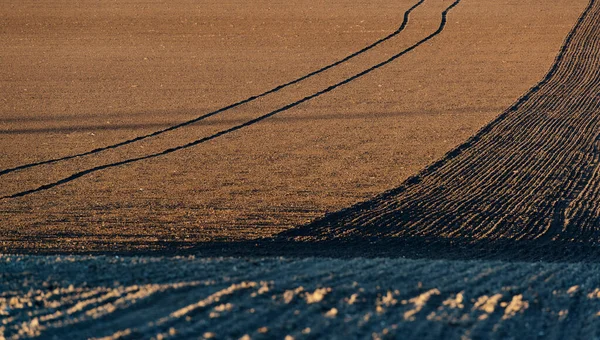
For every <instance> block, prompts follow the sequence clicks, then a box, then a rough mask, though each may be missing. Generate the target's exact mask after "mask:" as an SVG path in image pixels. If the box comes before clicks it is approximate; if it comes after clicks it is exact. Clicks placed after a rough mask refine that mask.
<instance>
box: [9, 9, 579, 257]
mask: <svg viewBox="0 0 600 340" xmlns="http://www.w3.org/2000/svg"><path fill="white" fill-rule="evenodd" d="M586 3H587V1H583V0H581V1H570V0H569V1H567V0H564V1H563V0H560V1H552V2H551V3H550V2H545V3H540V2H539V1H533V0H527V1H483V0H479V1H463V2H461V3H459V4H458V5H457V6H456V7H455V8H453V9H452V11H451V12H450V14H449V17H448V22H447V25H446V26H445V27H444V30H443V32H441V33H440V34H439V35H437V36H435V37H433V38H432V39H431V40H429V41H427V42H425V43H423V44H421V45H420V46H418V47H417V48H415V49H414V50H412V51H410V52H409V53H407V54H405V55H403V56H402V57H400V58H398V59H396V60H394V61H393V62H391V63H389V64H387V65H385V66H383V67H381V68H379V69H377V70H374V71H373V72H371V73H369V74H367V75H365V76H364V77H362V78H359V79H356V80H353V81H351V82H349V83H347V84H345V85H343V86H341V87H339V88H336V89H335V90H333V91H331V92H328V93H325V94H323V95H321V96H319V97H317V98H314V99H312V100H310V101H307V102H303V103H301V104H300V105H298V106H295V107H293V108H290V109H289V110H287V111H284V112H281V113H279V114H277V115H276V116H274V117H271V118H269V119H266V120H263V121H260V122H258V123H256V124H254V125H252V126H248V127H245V128H243V129H240V130H237V131H234V132H232V133H228V134H226V135H223V136H220V137H218V138H215V139H213V140H210V141H208V142H205V143H202V144H199V145H196V146H194V147H190V148H186V149H184V150H179V151H177V152H173V153H170V154H167V155H163V156H160V157H156V158H152V159H148V160H141V161H137V162H132V163H130V164H126V165H122V166H115V167H110V168H106V169H102V170H100V171H93V172H91V173H87V174H85V175H84V176H82V177H80V178H76V179H75V180H73V181H68V182H67V183H64V184H62V185H58V186H56V187H52V188H51V189H49V190H44V191H41V192H36V193H34V194H30V195H27V196H23V197H19V198H12V199H3V200H2V201H0V219H1V220H2V221H3V223H2V226H1V228H2V238H1V239H0V247H2V249H3V250H4V252H15V251H20V252H36V251H44V250H47V251H58V252H60V251H66V250H68V251H71V252H72V251H80V252H84V253H86V252H90V251H111V250H124V251H129V250H140V249H142V250H143V249H155V250H160V249H161V248H164V247H165V244H169V243H174V242H177V244H179V245H181V244H185V243H187V244H190V245H194V244H196V242H199V241H202V242H207V241H208V242H211V241H215V240H222V241H240V240H246V239H254V238H260V237H270V236H273V235H274V234H276V233H278V232H281V231H284V230H287V229H289V228H291V227H294V226H298V225H302V224H305V223H307V222H310V221H312V220H313V219H315V218H317V217H320V216H322V215H323V213H325V212H328V211H329V212H331V211H336V210H339V209H341V208H345V207H347V206H349V205H352V204H354V203H356V202H359V201H362V200H364V199H367V198H370V197H372V196H373V195H375V194H378V193H380V192H382V191H384V190H388V189H391V188H394V187H396V186H398V185H400V184H401V183H402V181H403V180H405V179H406V178H407V177H408V176H410V175H413V174H414V173H416V172H417V171H419V170H420V169H422V168H423V167H424V166H426V165H428V164H430V163H431V162H433V161H434V160H436V159H438V158H440V157H442V156H443V155H444V153H445V152H447V151H448V150H450V149H451V148H453V147H455V146H456V145H458V144H460V143H461V142H463V141H464V140H465V139H466V138H468V137H469V136H471V135H472V134H474V133H475V132H476V131H477V130H478V129H479V128H481V127H482V126H483V125H484V124H486V123H487V122H489V121H490V120H492V119H493V118H494V117H496V116H498V115H499V114H500V113H502V112H503V110H505V109H506V108H507V107H508V106H509V105H511V104H512V103H513V102H515V100H517V98H519V96H520V95H522V94H523V93H524V92H526V91H527V89H529V88H530V87H531V86H532V85H534V84H535V83H536V82H538V81H539V80H540V79H542V78H543V77H544V75H545V73H546V72H547V71H548V69H549V68H550V66H551V65H552V62H553V60H554V58H555V56H556V55H557V53H558V51H559V49H560V46H561V44H562V43H563V41H564V39H565V36H566V35H567V33H568V32H569V30H570V29H571V28H572V27H573V25H574V24H575V22H576V20H577V17H578V16H579V15H580V14H581V12H582V11H583V9H584V7H585V5H586ZM415 4H419V6H418V7H417V8H415V9H414V10H413V11H412V12H411V13H410V16H409V20H408V23H407V25H405V28H404V30H403V31H402V32H400V33H399V34H397V35H395V36H393V37H392V38H391V39H389V40H386V41H384V42H382V43H381V44H379V45H377V46H376V47H374V48H372V49H370V50H368V51H366V52H364V53H362V54H360V55H358V56H356V57H355V58H353V59H351V60H349V61H347V62H345V63H343V64H340V65H337V66H335V67H333V68H330V69H328V70H327V71H325V72H322V73H319V74H317V75H314V76H313V77H311V78H309V79H305V80H303V81H301V82H298V83H296V84H294V85H292V86H288V87H286V88H284V89H280V90H279V91H276V92H274V93H271V94H269V95H266V96H264V97H261V98H259V99H257V100H254V101H252V102H249V103H246V104H243V105H240V106H237V107H235V108H233V109H230V110H227V111H224V112H220V113H219V114H217V115H214V116H212V117H209V118H207V119H204V120H202V121H199V122H197V123H195V124H192V125H188V126H184V127H181V128H178V129H176V130H173V131H169V132H166V133H163V134H161V135H158V136H154V137H151V138H147V139H144V140H140V141H137V142H134V143H129V144H127V145H123V146H120V147H118V148H115V149H109V150H105V151H102V152H97V153H94V154H91V155H87V156H83V157H77V158H75V159H69V160H65V161H62V162H57V163H52V164H46V165H41V166H35V167H31V168H26V169H22V170H19V171H14V172H10V173H1V174H0V195H13V194H15V193H19V192H24V191H27V190H31V189H35V188H38V187H39V186H41V185H45V184H49V183H53V182H56V181H58V180H61V179H64V178H68V177H69V176H71V175H73V174H77V173H78V172H81V171H86V170H90V169H94V168H95V167H97V166H102V165H106V164H111V163H114V162H120V161H123V160H129V159H132V158H133V159H134V158H136V157H143V156H145V155H149V154H152V153H157V152H161V151H163V150H165V149H168V148H171V147H177V146H181V145H185V144H186V143H189V142H192V141H195V140H198V139H201V138H203V137H207V136H210V135H211V134H213V133H215V132H217V131H222V130H226V129H229V128H231V127H233V126H235V125H237V124H240V123H244V122H247V121H248V120H250V119H252V118H255V117H258V116H260V115H263V114H265V113H268V112H271V111H273V110H275V109H278V108H280V107H283V106H284V105H288V104H290V103H293V102H294V101H297V100H299V99H302V98H304V97H305V96H309V95H312V94H314V93H316V92H317V91H319V90H322V89H324V88H327V87H328V86H331V85H333V84H336V83H337V82H340V81H343V80H344V79H347V78H348V77H349V76H351V75H353V74H356V73H358V72H361V71H363V70H366V69H368V68H369V67H372V66H373V65H375V64H377V63H378V62H381V61H384V60H386V59H387V58H389V57H390V56H392V55H394V54H396V53H398V52H400V51H403V50H404V49H406V48H407V47H409V46H411V45H413V44H415V43H416V42H418V41H419V40H421V39H423V38H425V37H427V36H428V35H429V34H431V33H433V32H435V31H436V29H437V28H438V27H439V25H440V21H441V13H442V11H443V10H444V9H445V8H447V7H448V6H449V5H450V4H451V2H448V1H441V0H427V1H424V2H422V3H420V2H417V1H404V0H403V1H394V2H389V1H383V0H382V1H369V2H365V3H361V4H360V6H359V5H358V4H357V3H356V2H355V1H338V2H335V3H329V4H323V3H319V4H317V3H315V2H311V1H296V2H286V4H285V5H283V4H280V3H278V2H273V1H253V2H252V3H233V2H230V3H227V2H226V3H223V2H214V3H205V2H203V3H202V4H201V5H200V4H198V3H196V2H192V1H177V2H172V1H171V2H166V3H158V2H149V3H148V2H137V1H122V2H118V3H116V4H115V3H106V2H96V1H81V2H78V3H76V5H69V6H66V5H65V3H62V2H47V3H39V2H37V1H36V2H32V1H9V2H3V4H2V10H1V11H0V16H1V20H0V43H2V46H4V47H3V49H2V51H0V58H1V59H2V67H0V91H1V92H2V93H3V96H2V100H1V101H0V124H1V125H0V148H1V150H2V153H1V154H0V169H2V170H7V169H11V168H14V167H17V166H21V165H24V164H30V163H36V162H40V161H44V160H48V159H53V158H57V157H64V156H69V155H73V154H78V153H82V152H86V151H90V150H93V149H95V148H99V147H105V146H108V145H113V144H115V143H118V142H122V141H124V140H127V139H131V138H133V137H136V136H141V135H144V134H147V133H150V132H153V131H156V130H157V129H161V128H165V127H168V126H170V125H172V124H176V123H181V122H184V121H187V120H189V119H193V118H195V117H198V116H201V115H204V114H207V113H209V112H212V111H214V110H216V109H218V108H222V107H225V106H227V105H230V104H233V103H236V102H238V101H240V100H243V99H246V98H248V97H251V96H253V95H258V94H260V93H263V92H264V91H267V90H269V89H272V88H273V87H275V86H277V85H280V84H283V83H286V82H289V81H292V80H294V79H297V78H298V77H301V76H305V75H307V74H308V73H310V72H312V71H315V70H317V69H319V68H320V67H323V66H326V65H328V64H331V63H332V62H334V61H337V60H340V59H342V58H343V57H345V56H347V55H349V54H351V53H352V52H356V51H358V50H360V49H362V48H364V47H365V46H368V45H369V44H371V43H373V42H375V41H377V40H378V39H381V38H383V37H386V36H387V35H389V34H391V33H393V32H394V31H395V30H397V29H398V28H399V27H400V26H401V24H402V22H403V19H404V14H405V12H406V11H407V10H408V9H409V8H410V7H411V6H414V5H415Z"/></svg>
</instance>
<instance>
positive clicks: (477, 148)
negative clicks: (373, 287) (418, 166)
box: [284, 1, 600, 260]
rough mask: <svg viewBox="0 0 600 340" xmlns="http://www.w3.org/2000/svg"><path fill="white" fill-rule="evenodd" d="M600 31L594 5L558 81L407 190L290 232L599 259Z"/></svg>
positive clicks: (564, 54)
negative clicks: (599, 33)
mask: <svg viewBox="0 0 600 340" xmlns="http://www.w3.org/2000/svg"><path fill="white" fill-rule="evenodd" d="M598 32H600V2H597V1H592V2H590V5H589V6H588V8H587V9H586V11H584V14H583V15H582V16H581V18H580V20H579V21H578V23H577V25H576V26H575V28H574V29H573V30H572V31H571V33H570V34H569V35H568V36H567V39H566V42H565V45H564V46H563V49H562V51H561V53H560V54H559V55H558V57H557V60H556V62H555V64H554V66H553V67H552V68H551V69H550V71H549V73H548V75H547V76H546V77H545V78H544V79H542V80H541V82H540V83H539V84H538V85H536V86H534V87H533V88H532V89H531V90H530V91H529V92H527V93H526V94H524V95H523V96H522V98H521V99H520V100H519V101H517V102H516V103H515V104H514V105H512V106H511V107H510V108H509V109H508V110H506V111H505V112H504V113H503V114H502V115H500V116H499V117H498V118H497V119H495V120H494V121H493V122H492V123H490V124H488V125H486V126H485V128H483V129H482V130H481V131H480V132H479V133H478V134H477V135H475V136H473V137H472V138H470V139H469V140H468V141H467V142H465V143H464V144H462V145H461V146H460V147H458V148H457V149H455V150H453V151H451V152H449V153H448V154H447V155H446V156H445V157H444V158H442V159H441V160H439V161H437V162H435V163H434V164H432V165H431V166H429V167H427V168H426V169H425V170H423V171H422V172H420V173H419V174H417V175H415V176H413V177H411V178H410V179H409V180H407V181H406V182H405V183H404V184H403V185H402V186H400V187H398V188H395V189H393V190H391V191H389V192H386V193H384V194H382V195H379V196H378V197H376V198H374V199H372V200H369V201H367V202H364V203H361V204H358V205H356V206H354V207H352V208H349V209H345V210H343V211H340V212H338V213H335V214H332V215H330V216H328V217H326V218H324V219H321V220H320V221H317V222H315V223H312V224H309V225H306V226H303V227H300V228H297V229H294V230H291V231H289V232H286V233H284V234H285V235H286V236H287V237H290V238H293V239H297V240H302V241H309V242H311V243H315V242H316V241H318V242H328V243H329V244H330V246H331V242H333V243H335V242H342V243H347V242H356V243H357V244H361V243H371V244H377V245H378V246H379V247H381V248H384V249H402V250H401V252H406V253H410V252H412V251H415V250H416V251H422V250H423V249H428V251H429V252H435V251H437V252H439V253H440V256H446V257H448V256H452V253H455V252H456V253H460V254H462V256H464V257H466V258H472V257H473V256H479V255H478V254H480V253H495V254H496V255H497V256H498V257H499V258H512V257H514V256H517V255H519V254H521V253H526V254H527V255H524V256H529V257H530V259H532V260H537V259H547V258H552V259H557V258H558V259H561V258H562V259H566V258H569V259H571V260H572V259H580V260H584V259H585V260H590V259H592V258H593V259H594V260H598V259H599V255H600V252H599V251H598V249H599V248H598V246H599V244H600V233H599V231H600V229H599V228H600V205H599V203H600V148H599V146H600V96H599V95H598V94H599V93H600V68H599V67H598V65H600V36H599V35H598ZM402 255H404V254H402Z"/></svg>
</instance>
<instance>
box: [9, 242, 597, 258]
mask: <svg viewBox="0 0 600 340" xmlns="http://www.w3.org/2000/svg"><path fill="white" fill-rule="evenodd" d="M36 241H38V242H39V240H36ZM25 243H26V242H25ZM68 243H69V244H68V245H66V244H65V240H64V239H60V238H56V239H45V240H44V248H45V249H39V248H38V249H36V250H33V251H32V249H31V248H16V247H10V246H9V249H0V253H10V254H30V255H65V254H77V255H108V256H117V255H120V256H195V257H200V258H208V257H211V258H212V257H289V258H312V257H317V258H318V257H321V258H341V259H351V258H409V259H444V260H500V261H523V262H538V261H544V262H599V261H600V247H599V246H598V245H594V244H591V243H590V244H587V243H583V242H566V241H536V240H525V241H524V240H493V241H492V240H469V239H464V238H462V239H461V238H450V239H443V238H438V237H428V238H416V237H415V238H410V239H409V238H391V237H390V238H385V237H383V238H377V239H375V238H373V239H364V238H358V237H354V238H344V239H339V240H335V241H331V240H328V241H293V240H286V239H283V238H278V237H274V238H271V239H261V240H249V241H239V242H228V241H215V242H192V241H166V240H165V241H158V242H143V241H141V242H128V241H127V242H122V243H121V242H111V241H110V240H99V239H96V240H93V241H90V240H85V241H84V240H81V241H79V240H77V238H75V239H73V238H71V239H70V240H69V242H68Z"/></svg>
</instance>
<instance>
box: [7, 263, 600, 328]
mask: <svg viewBox="0 0 600 340" xmlns="http://www.w3.org/2000/svg"><path fill="white" fill-rule="evenodd" d="M0 263H1V266H2V269H3V270H2V272H0V277H1V278H2V281H1V283H0V292H1V293H0V315H2V317H3V318H4V319H3V321H2V324H0V327H2V328H0V329H2V331H3V333H0V334H4V337H5V338H7V339H11V338H27V337H38V338H53V337H55V338H57V339H68V338H69V339H75V338H86V337H96V338H104V337H105V338H106V339H117V338H122V339H139V338H146V339H149V338H152V337H153V338H155V339H159V338H161V337H162V338H165V339H167V338H194V339H198V338H200V339H202V338H209V337H211V336H212V337H213V338H217V339H228V338H231V339H238V338H241V337H242V336H244V335H249V336H250V337H251V338H253V339H272V338H276V339H284V338H285V336H287V335H289V336H292V337H294V338H295V339H318V338H323V337H325V338H332V339H336V338H337V339H348V338H371V337H372V338H374V339H396V338H400V339H406V338H414V339H537V338H539V339H548V338H551V339H563V338H564V339H567V338H568V339H595V338H598V337H599V336H600V322H599V321H598V320H599V318H600V316H598V315H599V311H600V275H599V274H598V267H597V265H596V264H582V263H575V264H566V263H523V262H513V263H506V262H496V261H486V262H481V261H430V260H404V259H373V260H365V259H353V260H332V259H322V258H319V259H315V258H307V259H298V260H291V259H281V258H279V259H278V258H253V259H231V258H214V259H198V258H187V257H186V258H153V257H143V258H138V257H128V258H114V257H79V256H61V257H36V256H33V257H32V256H29V257H18V256H3V257H0Z"/></svg>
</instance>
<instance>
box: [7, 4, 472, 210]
mask: <svg viewBox="0 0 600 340" xmlns="http://www.w3.org/2000/svg"><path fill="white" fill-rule="evenodd" d="M460 1H461V0H455V1H454V2H453V3H451V4H450V5H449V6H448V7H447V8H446V9H445V10H444V11H443V12H442V13H441V21H440V25H439V27H438V29H437V30H436V31H434V32H433V33H431V34H429V35H428V36H426V37H425V38H423V39H421V40H419V41H418V42H417V43H415V44H413V45H411V46H410V47H408V48H406V49H404V50H402V51H401V52H399V53H397V54H395V55H393V56H391V57H389V58H388V59H387V60H384V61H382V62H380V63H377V64H375V65H374V66H372V67H370V68H368V69H365V70H363V71H361V72H359V73H357V74H355V75H353V76H351V77H349V78H346V79H344V80H342V81H340V82H338V83H336V84H333V85H330V86H329V87H327V88H325V89H323V90H320V91H318V92H315V93H313V94H311V95H309V96H306V97H304V98H302V99H300V100H297V101H295V102H292V103H290V104H287V105H285V106H283V107H280V108H279V109H276V110H274V111H271V112H269V113H267V114H264V115H262V116H259V117H257V118H254V119H251V120H249V121H247V122H245V123H242V124H239V125H236V126H233V127H231V128H228V129H225V130H222V131H220V132H217V133H215V134H213V135H210V136H207V137H204V138H201V139H198V140H195V141H192V142H190V143H187V144H184V145H180V146H177V147H173V148H169V149H166V150H163V151H161V152H158V153H154V154H149V155H145V156H141V157H135V158H130V159H126V160H123V161H119V162H114V163H109V164H104V165H100V166H96V167H93V168H89V169H86V170H82V171H79V172H76V173H73V174H71V175H70V176H67V177H65V178H63V179H60V180H58V181H55V182H52V183H48V184H44V185H42V186H39V187H38V188H35V189H30V190H24V191H21V192H18V193H15V194H12V195H6V196H3V197H0V199H11V198H17V197H23V196H27V195H31V194H34V193H37V192H41V191H45V190H49V189H52V188H54V187H57V186H60V185H63V184H66V183H69V182H72V181H74V180H76V179H78V178H81V177H83V176H86V175H89V174H91V173H95V172H98V171H101V170H106V169H110V168H114V167H119V166H123V165H127V164H131V163H135V162H139V161H144V160H150V159H154V158H157V157H160V156H164V155H167V154H170V153H173V152H176V151H179V150H183V149H188V148H191V147H194V146H196V145H199V144H202V143H205V142H208V141H210V140H213V139H215V138H218V137H221V136H223V135H226V134H229V133H232V132H235V131H237V130H240V129H243V128H245V127H248V126H251V125H254V124H256V123H258V122H260V121H263V120H265V119H267V118H269V117H272V116H274V115H276V114H278V113H281V112H284V111H287V110H289V109H291V108H293V107H296V106H298V105H300V104H302V103H305V102H308V101H310V100H312V99H314V98H317V97H320V96H321V95H323V94H326V93H328V92H331V91H333V90H335V89H337V88H338V87H341V86H343V85H346V84H348V83H350V82H352V81H354V80H356V79H359V78H361V77H363V76H365V75H367V74H369V73H371V72H373V71H375V70H377V69H379V68H382V67H384V66H386V65H387V64H389V63H391V62H393V61H395V60H396V59H398V58H400V57H402V56H404V55H405V54H407V53H410V52H411V51H413V50H415V49H416V48H418V47H419V46H421V45H423V44H425V43H427V42H428V41H429V40H431V39H433V38H434V37H436V36H437V35H439V34H440V33H442V31H443V30H444V28H445V27H446V22H447V15H448V13H449V12H450V11H451V10H452V9H453V8H454V7H456V6H457V5H458V4H459V3H460Z"/></svg>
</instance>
